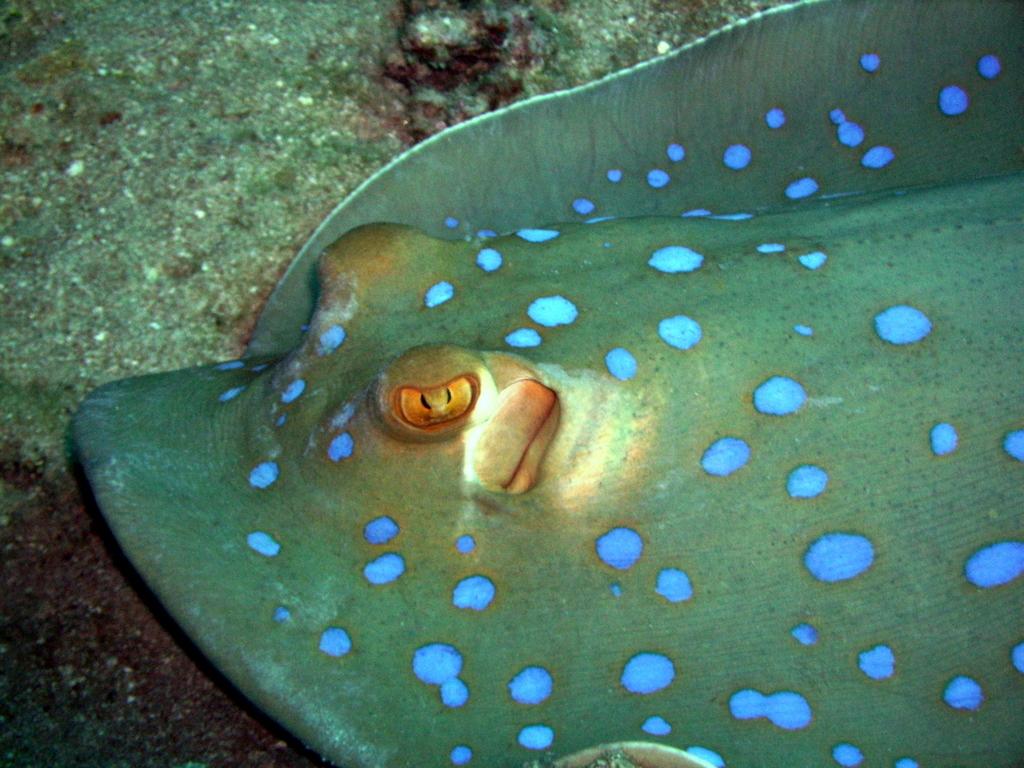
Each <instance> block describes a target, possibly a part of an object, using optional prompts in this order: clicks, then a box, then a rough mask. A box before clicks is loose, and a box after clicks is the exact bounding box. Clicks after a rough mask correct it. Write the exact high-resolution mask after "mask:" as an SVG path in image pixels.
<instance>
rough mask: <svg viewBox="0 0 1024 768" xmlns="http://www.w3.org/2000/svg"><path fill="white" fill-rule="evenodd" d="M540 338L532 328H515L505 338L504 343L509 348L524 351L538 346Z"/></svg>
mask: <svg viewBox="0 0 1024 768" xmlns="http://www.w3.org/2000/svg"><path fill="white" fill-rule="evenodd" d="M540 342H541V337H540V334H539V333H537V331H535V330H534V329H533V328H517V329H516V330H514V331H512V333H510V334H508V335H507V336H506V337H505V343H506V344H508V345H509V346H510V347H517V348H520V349H525V348H527V347H538V346H540Z"/></svg>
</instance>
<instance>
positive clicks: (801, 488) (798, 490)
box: [786, 464, 828, 499]
mask: <svg viewBox="0 0 1024 768" xmlns="http://www.w3.org/2000/svg"><path fill="white" fill-rule="evenodd" d="M827 485H828V472H826V471H825V470H824V469H822V468H821V467H817V466H814V465H813V464H804V465H802V466H799V467H797V468H796V469H794V470H793V471H792V472H790V473H789V477H788V478H786V493H788V494H789V495H790V496H792V497H793V498H794V499H812V498H814V497H815V496H819V495H821V493H823V492H824V490H825V486H827Z"/></svg>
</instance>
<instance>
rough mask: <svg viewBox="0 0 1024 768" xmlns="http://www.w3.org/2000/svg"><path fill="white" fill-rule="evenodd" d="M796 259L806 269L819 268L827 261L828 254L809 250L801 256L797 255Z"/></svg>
mask: <svg viewBox="0 0 1024 768" xmlns="http://www.w3.org/2000/svg"><path fill="white" fill-rule="evenodd" d="M796 260H797V261H799V262H800V264H801V266H804V267H806V268H807V269H820V268H821V267H823V266H824V265H825V262H826V261H828V256H827V255H826V254H825V253H822V252H821V251H811V252H810V253H805V254H804V255H803V256H798V257H797V259H796Z"/></svg>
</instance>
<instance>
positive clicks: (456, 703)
mask: <svg viewBox="0 0 1024 768" xmlns="http://www.w3.org/2000/svg"><path fill="white" fill-rule="evenodd" d="M467 701H469V688H467V687H466V684H465V683H464V682H462V681H461V680H459V678H457V677H450V678H448V679H447V680H445V681H444V682H443V683H441V703H442V704H444V705H445V706H446V707H452V708H453V709H454V708H456V707H461V706H462V705H463V704H465V703H466V702H467Z"/></svg>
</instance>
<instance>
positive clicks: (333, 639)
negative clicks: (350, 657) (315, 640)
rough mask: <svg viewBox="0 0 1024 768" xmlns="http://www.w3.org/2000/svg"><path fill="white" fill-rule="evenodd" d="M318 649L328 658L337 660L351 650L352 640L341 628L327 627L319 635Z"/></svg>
mask: <svg viewBox="0 0 1024 768" xmlns="http://www.w3.org/2000/svg"><path fill="white" fill-rule="evenodd" d="M319 648H320V650H321V651H322V652H323V653H326V654H327V655H328V656H334V657H335V658H337V657H340V656H344V655H345V654H346V653H348V652H349V651H351V650H352V639H351V638H350V637H349V636H348V632H346V631H345V630H344V629H342V628H341V627H328V628H327V629H325V630H324V631H323V633H322V634H321V635H320V645H319Z"/></svg>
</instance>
